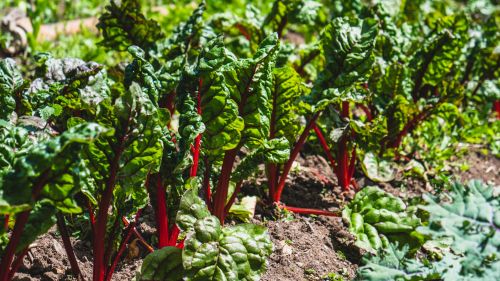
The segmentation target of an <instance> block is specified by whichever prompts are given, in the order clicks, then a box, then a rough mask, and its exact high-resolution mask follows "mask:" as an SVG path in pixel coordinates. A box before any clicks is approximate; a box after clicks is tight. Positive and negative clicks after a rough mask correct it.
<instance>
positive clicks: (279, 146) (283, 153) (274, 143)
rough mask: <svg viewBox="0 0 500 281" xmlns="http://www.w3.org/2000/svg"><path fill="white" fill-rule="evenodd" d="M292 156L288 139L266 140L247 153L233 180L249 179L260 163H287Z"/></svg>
mask: <svg viewBox="0 0 500 281" xmlns="http://www.w3.org/2000/svg"><path fill="white" fill-rule="evenodd" d="M289 157H290V144H289V143H288V141H287V139H285V138H279V139H272V140H269V141H267V140H266V141H264V142H263V144H262V146H261V147H259V148H257V149H255V150H254V151H253V152H252V153H250V154H249V155H247V156H246V157H245V158H243V160H242V161H241V163H239V164H238V166H237V167H236V169H235V170H234V172H233V174H232V176H231V180H232V181H233V182H240V181H242V180H245V179H247V178H248V177H250V176H251V175H252V174H253V173H255V172H256V171H257V170H258V169H259V164H262V163H272V164H282V163H285V162H286V161H287V160H288V158H289Z"/></svg>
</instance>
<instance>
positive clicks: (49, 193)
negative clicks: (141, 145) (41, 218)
mask: <svg viewBox="0 0 500 281" xmlns="http://www.w3.org/2000/svg"><path fill="white" fill-rule="evenodd" d="M105 134H108V130H106V129H104V128H103V127H102V126H99V125H97V124H93V123H89V124H81V125H79V126H76V127H73V128H71V129H69V130H68V131H66V132H64V133H63V134H61V135H60V136H58V137H55V138H51V139H47V140H44V141H41V142H40V143H38V144H36V145H33V146H31V147H29V148H28V149H27V150H26V151H21V152H20V153H19V155H17V154H15V155H14V158H15V159H14V161H13V164H12V169H11V170H9V172H8V173H6V174H5V176H4V177H3V182H1V190H2V194H1V200H0V213H1V214H15V213H18V212H20V211H22V210H27V209H30V208H32V207H33V204H35V203H36V202H37V201H42V200H43V202H46V203H49V204H51V205H52V206H55V207H57V208H59V209H61V210H62V211H66V212H79V210H80V209H79V208H78V207H77V206H76V205H75V202H73V199H72V196H73V195H74V194H75V193H76V192H78V191H79V189H80V188H81V185H82V184H83V183H82V182H84V181H85V180H86V179H83V178H81V172H82V169H83V170H84V169H85V167H84V166H83V162H82V161H81V157H82V150H83V149H84V148H85V147H87V146H88V145H89V143H92V142H94V141H95V140H96V139H97V138H98V137H100V136H102V135H105ZM19 186H23V188H22V189H19ZM34 200H35V201H34Z"/></svg>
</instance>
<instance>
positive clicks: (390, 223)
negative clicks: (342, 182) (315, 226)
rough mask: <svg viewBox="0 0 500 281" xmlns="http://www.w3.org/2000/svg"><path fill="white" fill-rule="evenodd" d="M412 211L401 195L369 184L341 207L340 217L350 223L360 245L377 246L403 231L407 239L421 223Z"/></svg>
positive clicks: (383, 244)
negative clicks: (392, 193) (347, 203)
mask: <svg viewBox="0 0 500 281" xmlns="http://www.w3.org/2000/svg"><path fill="white" fill-rule="evenodd" d="M415 211H416V209H415V208H411V207H407V206H406V204H405V203H404V202H403V201H402V200H401V199H400V198H398V197H395V196H393V195H391V194H388V193H386V192H384V191H382V190H381V189H379V188H378V187H375V186H369V187H365V188H363V189H362V190H361V191H360V192H358V193H357V194H356V196H355V198H354V200H352V201H351V203H349V205H348V206H346V207H345V208H344V210H343V211H342V217H343V219H345V220H346V221H347V222H348V223H349V231H350V232H351V233H353V234H354V235H355V236H356V238H357V242H356V244H357V245H358V246H359V247H361V248H365V249H368V250H378V249H381V248H386V247H388V244H389V242H388V241H389V240H388V238H389V239H396V236H398V235H402V237H403V239H409V237H410V234H411V232H412V231H414V230H415V228H416V227H417V226H419V225H420V224H421V222H420V219H419V218H418V217H417V216H416V215H415Z"/></svg>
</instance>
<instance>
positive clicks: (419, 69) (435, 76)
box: [409, 13, 468, 98]
mask: <svg viewBox="0 0 500 281" xmlns="http://www.w3.org/2000/svg"><path fill="white" fill-rule="evenodd" d="M467 31H468V21H467V18H466V16H465V14H463V13H461V14H457V15H452V16H448V17H445V18H443V19H442V20H441V21H440V22H438V24H437V27H436V32H435V34H430V35H428V37H429V38H430V39H429V40H428V41H427V42H426V43H425V44H424V45H423V47H422V49H420V50H419V51H418V52H417V53H416V54H415V55H414V56H413V58H412V59H411V61H410V63H409V66H410V68H411V69H413V70H414V72H413V75H412V80H413V81H414V83H415V86H414V87H413V91H412V96H413V97H414V98H418V97H419V96H421V93H420V92H421V91H423V87H424V86H425V85H428V86H437V85H438V84H439V83H440V82H441V81H442V80H443V79H444V78H445V76H446V75H448V74H449V73H450V71H451V69H452V68H453V66H454V62H455V61H456V60H457V58H458V57H459V56H460V54H461V51H462V48H463V47H464V45H465V43H466V41H467V39H468V37H467V36H468V35H467Z"/></svg>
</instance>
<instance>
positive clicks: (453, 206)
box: [418, 181, 500, 280]
mask: <svg viewBox="0 0 500 281" xmlns="http://www.w3.org/2000/svg"><path fill="white" fill-rule="evenodd" d="M449 195H450V197H451V202H449V201H445V202H442V201H441V200H439V199H438V198H437V197H435V196H431V195H425V196H424V199H425V201H426V202H427V203H428V205H424V206H420V208H422V209H424V210H426V211H427V212H429V214H430V217H429V224H428V225H427V226H423V227H420V228H418V231H419V232H422V233H424V234H426V235H430V236H431V237H432V238H434V239H440V238H450V237H451V238H452V239H453V243H452V244H451V249H452V250H453V251H454V252H455V253H457V254H459V256H458V257H455V258H454V259H455V260H457V262H456V263H455V266H454V267H453V268H451V269H446V270H443V271H444V279H445V280H494V279H495V276H498V274H499V270H498V268H500V259H499V257H498V252H499V251H500V232H499V231H498V230H499V229H500V203H499V202H500V201H499V200H498V195H495V194H494V189H493V187H491V186H488V185H486V184H484V183H482V182H480V181H470V182H469V183H468V185H462V184H460V183H454V184H452V185H451V192H450V194H449Z"/></svg>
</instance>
